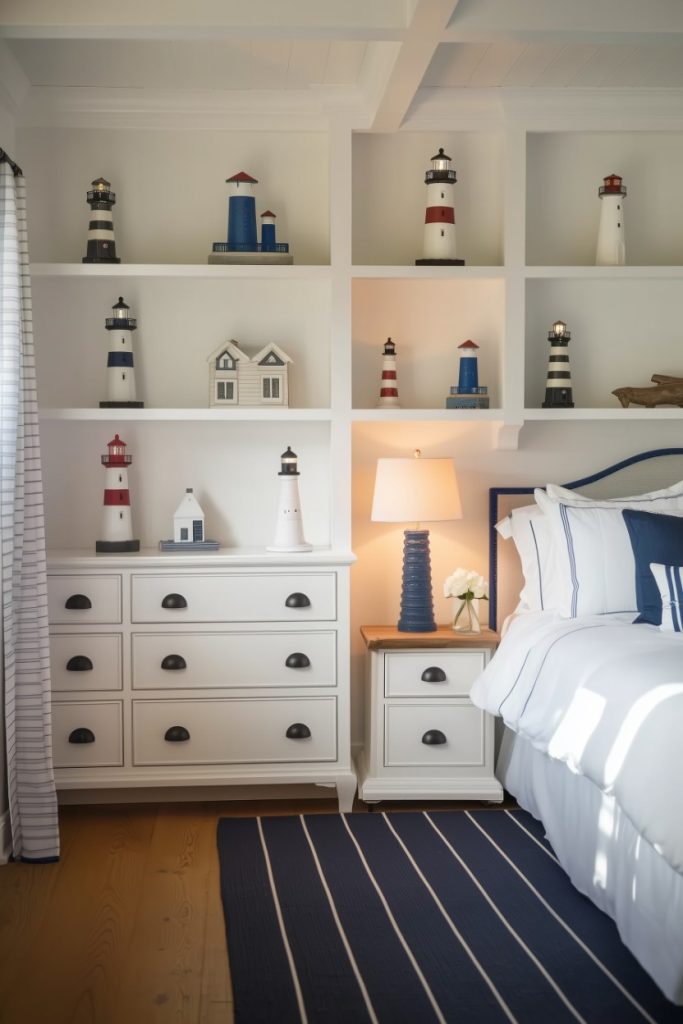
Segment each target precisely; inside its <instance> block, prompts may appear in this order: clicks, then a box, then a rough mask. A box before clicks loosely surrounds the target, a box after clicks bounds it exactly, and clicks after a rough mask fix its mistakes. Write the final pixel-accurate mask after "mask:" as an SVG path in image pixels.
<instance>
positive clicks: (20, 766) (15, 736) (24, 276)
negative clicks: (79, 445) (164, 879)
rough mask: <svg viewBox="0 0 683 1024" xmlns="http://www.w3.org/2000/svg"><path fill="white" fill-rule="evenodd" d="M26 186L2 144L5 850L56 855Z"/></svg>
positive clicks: (34, 857) (0, 524)
mask: <svg viewBox="0 0 683 1024" xmlns="http://www.w3.org/2000/svg"><path fill="white" fill-rule="evenodd" d="M31 320H32V318H31V283H30V277H29V265H28V244H27V238H26V187H25V182H24V179H23V177H22V176H21V171H20V170H19V168H18V167H17V166H16V165H15V164H13V163H12V161H10V160H9V158H7V157H6V155H5V154H4V153H2V151H1V150H0V553H1V556H2V557H1V562H0V573H1V577H2V664H1V668H2V677H3V684H4V709H5V730H4V732H5V744H6V768H7V797H8V804H9V808H8V814H9V831H10V836H11V847H12V851H11V852H12V856H13V857H14V858H15V859H21V860H27V861H45V860H56V859H57V857H58V856H59V830H58V819H57V797H56V793H55V784H54V775H53V770H52V734H51V720H50V662H49V637H48V619H47V575H46V561H45V527H44V520H43V484H42V474H41V465H40V441H39V435H38V403H37V397H36V375H35V359H34V353H33V330H32V322H31Z"/></svg>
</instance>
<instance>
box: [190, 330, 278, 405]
mask: <svg viewBox="0 0 683 1024" xmlns="http://www.w3.org/2000/svg"><path fill="white" fill-rule="evenodd" d="M291 362H292V359H291V357H290V356H288V355H287V353H286V352H285V351H284V349H281V348H280V346H279V345H274V344H270V345H265V346H264V347H263V348H262V349H260V350H259V351H258V352H257V353H256V354H255V355H253V356H248V355H247V354H246V352H244V351H243V350H242V349H241V348H240V347H239V345H238V344H237V342H236V341H234V340H232V341H226V342H224V343H223V344H222V345H219V346H218V348H216V349H214V351H213V352H212V353H211V355H210V356H209V358H208V363H209V406H214V405H218V406H220V405H224V406H231V405H242V406H244V405H248V406H255V405H266V406H268V405H277V406H283V407H287V406H288V405H289V382H288V375H289V364H290V363H291Z"/></svg>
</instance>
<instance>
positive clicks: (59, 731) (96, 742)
mask: <svg viewBox="0 0 683 1024" xmlns="http://www.w3.org/2000/svg"><path fill="white" fill-rule="evenodd" d="M121 708H122V705H121V702H120V701H100V702H94V701H93V702H91V703H88V702H86V701H73V702H72V703H68V702H67V703H60V702H56V703H53V705H52V755H53V759H54V766H55V768H105V767H115V766H118V765H122V764H123V721H122V714H121Z"/></svg>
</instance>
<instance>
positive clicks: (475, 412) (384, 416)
mask: <svg viewBox="0 0 683 1024" xmlns="http://www.w3.org/2000/svg"><path fill="white" fill-rule="evenodd" d="M503 418H504V417H503V413H502V410H500V409H354V410H353V411H352V413H351V419H352V420H354V421H355V422H363V421H365V422H375V423H383V422H386V423H397V422H414V421H416V420H418V421H419V420H440V421H443V422H451V423H453V422H456V421H457V422H466V421H468V420H478V421H482V420H483V421H486V422H491V421H498V420H503Z"/></svg>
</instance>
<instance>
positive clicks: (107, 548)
mask: <svg viewBox="0 0 683 1024" xmlns="http://www.w3.org/2000/svg"><path fill="white" fill-rule="evenodd" d="M107 449H108V450H107V453H106V455H102V456H101V460H102V465H103V466H104V511H103V516H102V534H103V537H102V539H101V540H98V541H96V543H95V550H96V551H98V552H101V553H102V554H117V553H123V552H127V551H139V550H140V541H139V540H134V539H133V525H132V521H131V513H130V492H129V490H128V466H130V464H131V462H132V461H133V458H132V456H131V455H128V454H126V442H125V441H122V440H121V438H120V437H119V435H118V434H115V435H114V437H113V439H112V440H111V441H110V442H109V443H108V444H107Z"/></svg>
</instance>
